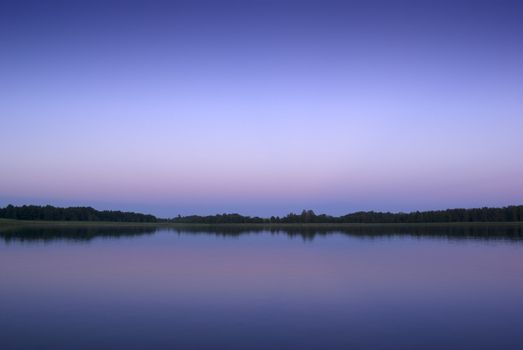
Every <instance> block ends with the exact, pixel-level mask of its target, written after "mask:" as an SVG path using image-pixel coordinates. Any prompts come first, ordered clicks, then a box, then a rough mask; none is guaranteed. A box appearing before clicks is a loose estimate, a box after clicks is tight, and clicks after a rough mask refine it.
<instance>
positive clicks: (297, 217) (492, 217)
mask: <svg viewBox="0 0 523 350" xmlns="http://www.w3.org/2000/svg"><path fill="white" fill-rule="evenodd" d="M0 218H4V219H16V220H46V221H112V222H163V223H183V224H288V223H289V224H296V223H298V224H299V223H303V224H306V223H317V224H320V223H331V224H332V223H334V224H345V223H402V224H405V223H445V222H514V221H523V205H519V206H508V207H502V208H474V209H447V210H434V211H415V212H410V213H401V212H400V213H391V212H375V211H359V212H354V213H350V214H347V215H342V216H330V215H326V214H319V215H317V214H315V213H314V211H312V210H303V211H302V212H301V213H300V214H294V213H290V214H288V215H286V216H283V217H279V216H271V217H270V218H262V217H257V216H254V217H253V216H244V215H240V214H217V215H208V216H200V215H189V216H181V215H178V216H177V217H174V218H171V219H163V218H157V217H156V216H154V215H147V214H140V213H134V212H123V211H111V210H102V211H100V210H96V209H94V208H91V207H69V208H59V207H53V206H51V205H46V206H36V205H23V206H13V205H8V206H6V207H5V208H0Z"/></svg>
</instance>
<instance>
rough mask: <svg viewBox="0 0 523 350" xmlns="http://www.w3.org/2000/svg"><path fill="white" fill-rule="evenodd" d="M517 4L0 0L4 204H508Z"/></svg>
mask: <svg viewBox="0 0 523 350" xmlns="http://www.w3.org/2000/svg"><path fill="white" fill-rule="evenodd" d="M522 62H523V4H522V3H521V2H518V1H494V0H492V1H399V0H398V1H343V2H341V1H340V2H337V1H319V0H318V1H271V0H259V1H254V0H251V1H249V0H245V1H169V2H167V1H164V2H161V1H144V2H136V1H100V2H98V1H85V2H80V1H34V2H32V1H2V2H0V125H1V134H0V206H4V205H6V204H8V203H13V204H47V203H49V204H53V205H91V206H94V207H96V208H97V209H123V210H135V211H141V212H150V213H153V214H156V215H160V216H174V215H177V214H182V215H183V214H191V213H198V214H211V213H216V212H239V213H242V214H249V215H263V216H266V215H273V214H274V215H283V214H286V213H287V212H289V211H300V210H301V209H303V208H310V209H313V210H315V211H317V212H327V213H330V214H335V215H339V214H344V213H347V212H351V211H355V210H391V211H400V210H416V209H420V210H421V209H423V210H424V209H442V208H448V207H475V206H499V205H508V204H523V153H522V151H523V63H522Z"/></svg>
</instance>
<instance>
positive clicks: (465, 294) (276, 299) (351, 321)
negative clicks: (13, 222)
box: [0, 225, 523, 349]
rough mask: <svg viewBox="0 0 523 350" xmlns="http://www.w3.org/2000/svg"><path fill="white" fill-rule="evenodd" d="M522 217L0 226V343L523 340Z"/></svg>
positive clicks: (395, 344)
mask: <svg viewBox="0 0 523 350" xmlns="http://www.w3.org/2000/svg"><path fill="white" fill-rule="evenodd" d="M521 237H522V230H521V227H519V226H514V225H512V226H507V227H492V226H471V227H468V226H467V227H465V226H452V227H450V226H443V227H438V226H428V227H421V226H409V227H403V228H402V227H397V226H394V227H382V228H379V227H370V228H361V227H360V228H350V229H348V228H347V229H343V230H342V229H340V230H336V229H333V228H329V229H324V230H316V229H304V228H293V229H287V230H281V229H280V230H273V231H270V230H266V229H256V230H254V229H249V228H238V227H237V228H234V229H232V228H220V229H210V228H209V229H201V228H200V229H196V228H194V229H187V228H185V229H178V230H172V229H167V228H160V229H155V228H150V227H148V228H143V227H142V228H139V227H138V228H129V227H127V228H117V227H104V228H96V227H89V228H86V227H83V228H67V227H65V228H64V227H32V228H24V229H11V230H6V231H3V232H1V233H0V310H1V313H0V347H1V348H2V349H30V348H38V349H42V348H52V349H60V348H63V349H65V348H67V349H69V348H98V349H103V348H107V349H109V348H128V349H149V348H197V349H217V348H224V349H268V348H270V349H287V348H296V349H347V348H349V347H350V348H356V349H375V348H382V349H398V348H402V349H419V348H425V349H442V348H445V349H463V348H474V349H500V348H503V349H522V348H523V332H522V331H521V329H522V328H521V325H522V324H523V241H522V240H521Z"/></svg>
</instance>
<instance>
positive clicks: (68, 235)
mask: <svg viewBox="0 0 523 350" xmlns="http://www.w3.org/2000/svg"><path fill="white" fill-rule="evenodd" d="M157 231H169V232H175V233H178V234H204V235H216V236H224V237H229V236H230V237H235V236H241V235H246V234H256V233H258V234H263V233H271V234H281V235H286V236H289V237H301V238H303V239H304V240H313V239H314V238H315V237H318V236H322V237H323V236H328V235H331V234H341V235H347V236H360V237H382V236H412V237H441V238H446V239H456V240H460V239H485V240H510V241H523V224H520V223H505V224H499V223H492V224H427V225H423V224H411V225H345V226H344V225H288V226H285V225H281V226H262V225H259V226H257V225H215V226H212V225H178V226H153V225H137V226H132V225H125V226H118V225H114V226H113V225H102V226H97V225H95V224H91V225H79V226H69V225H56V226H53V225H47V226H31V225H30V226H25V227H7V228H1V227H0V237H1V238H2V239H3V240H4V241H5V242H9V241H22V242H23V241H47V242H49V241H53V240H72V241H89V240H92V239H93V238H96V237H108V238H118V237H126V236H139V235H147V234H153V233H155V232H157Z"/></svg>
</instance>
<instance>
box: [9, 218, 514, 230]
mask: <svg viewBox="0 0 523 350" xmlns="http://www.w3.org/2000/svg"><path fill="white" fill-rule="evenodd" d="M522 225H523V222H521V221H516V222H514V221H511V222H442V223H435V222H427V223H240V224H181V223H170V222H112V221H41V220H12V219H0V227H22V226H46V227H88V226H93V227H173V228H182V227H202V228H205V227H224V228H226V227H236V228H238V227H252V228H264V227H267V228H301V227H302V228H307V229H313V228H323V229H327V228H333V229H335V228H351V227H407V226H408V227H426V226H437V227H445V226H522Z"/></svg>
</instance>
